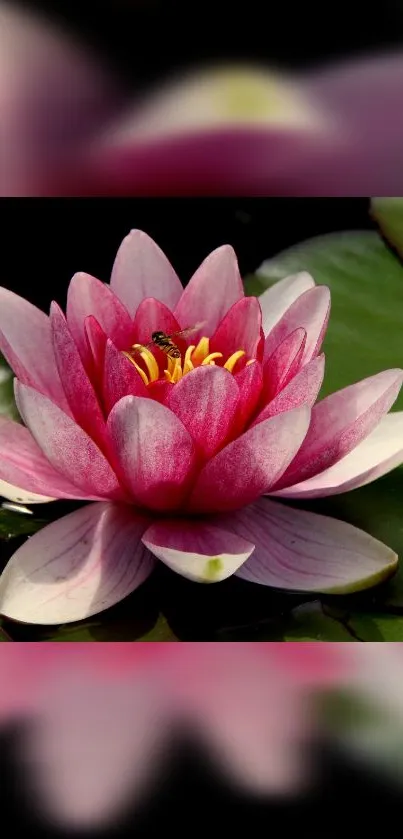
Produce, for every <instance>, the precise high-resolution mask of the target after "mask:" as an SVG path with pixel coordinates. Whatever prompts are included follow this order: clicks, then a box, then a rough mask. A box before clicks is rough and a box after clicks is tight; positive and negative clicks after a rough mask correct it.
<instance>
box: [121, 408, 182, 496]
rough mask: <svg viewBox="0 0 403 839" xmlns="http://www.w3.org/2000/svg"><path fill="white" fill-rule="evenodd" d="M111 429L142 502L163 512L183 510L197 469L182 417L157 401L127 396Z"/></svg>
mask: <svg viewBox="0 0 403 839" xmlns="http://www.w3.org/2000/svg"><path fill="white" fill-rule="evenodd" d="M108 427H109V430H110V433H111V437H112V441H113V442H114V445H115V450H116V453H117V457H118V460H119V462H120V466H121V470H122V475H124V479H125V482H126V484H127V486H128V487H129V488H130V490H131V492H132V494H133V497H134V499H135V500H136V503H138V504H139V505H141V506H145V507H149V508H151V509H153V510H161V511H166V510H172V509H175V508H176V507H178V506H179V505H180V504H181V502H183V499H184V496H185V494H186V492H187V488H188V484H189V480H190V478H191V477H192V472H193V468H194V466H195V450H194V443H193V440H192V438H191V436H190V434H189V432H188V431H186V429H185V427H184V425H182V423H181V422H180V420H179V419H178V417H176V416H175V414H173V413H172V411H170V410H169V408H167V407H166V406H165V405H161V404H160V403H159V402H155V401H154V400H153V399H144V398H143V397H141V396H125V397H124V398H123V399H121V400H120V402H118V403H117V404H116V405H115V407H114V408H113V409H112V411H111V413H110V415H109V418H108Z"/></svg>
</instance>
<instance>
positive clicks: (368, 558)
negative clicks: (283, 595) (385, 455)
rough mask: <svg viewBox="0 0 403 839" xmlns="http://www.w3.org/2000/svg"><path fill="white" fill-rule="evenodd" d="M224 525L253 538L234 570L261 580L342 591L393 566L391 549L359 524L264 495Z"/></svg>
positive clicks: (366, 584) (362, 585) (364, 584)
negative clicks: (246, 556) (250, 552)
mask: <svg viewBox="0 0 403 839" xmlns="http://www.w3.org/2000/svg"><path fill="white" fill-rule="evenodd" d="M223 526H225V523H224V524H223ZM228 527H229V529H231V530H232V529H233V530H234V532H235V533H236V534H237V535H239V536H243V535H245V536H246V534H247V538H248V539H253V540H254V541H255V544H256V550H255V552H254V554H253V556H251V557H250V559H248V560H247V562H246V563H245V564H244V565H243V566H242V567H241V568H240V569H239V570H238V571H237V572H236V574H237V576H238V577H241V579H243V580H247V581H248V582H252V583H258V584H260V585H265V586H272V587H273V588H282V589H291V590H295V591H312V592H314V591H318V592H319V591H320V592H326V593H329V594H347V593H349V592H353V591H361V590H363V589H366V588H370V587H371V586H374V585H376V584H377V583H380V582H381V581H382V580H385V579H387V578H388V577H390V576H391V574H393V573H394V571H395V570H396V567H397V562H398V558H397V556H396V554H395V552H394V551H392V550H391V548H388V547H387V546H386V545H384V544H383V543H382V542H378V540H377V539H374V538H373V537H372V536H370V535H369V534H368V533H364V531H363V530H359V529H358V528H357V527H353V526H352V525H351V524H346V523H345V522H343V521H338V520H337V519H333V518H329V517H328V516H320V515H317V514H316V513H309V512H307V511H306V510H296V509H294V508H292V507H286V506H285V505H283V504H280V503H277V502H274V501H269V499H267V498H262V499H259V501H258V502H256V503H255V504H253V505H251V506H250V507H248V508H247V509H246V510H241V511H240V513H238V514H237V515H236V516H235V515H234V516H233V519H232V523H231V524H230V523H228Z"/></svg>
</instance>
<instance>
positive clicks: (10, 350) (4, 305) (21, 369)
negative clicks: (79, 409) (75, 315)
mask: <svg viewBox="0 0 403 839" xmlns="http://www.w3.org/2000/svg"><path fill="white" fill-rule="evenodd" d="M0 350H1V352H2V353H3V355H4V356H5V358H6V359H7V361H8V363H9V365H10V367H12V369H13V370H14V373H15V375H16V376H17V377H18V378H19V380H20V381H21V382H23V384H27V385H30V386H31V387H35V388H36V390H39V391H40V392H41V393H44V394H45V396H49V397H50V398H51V399H53V401H54V402H56V403H57V404H58V405H60V407H61V408H63V409H64V410H66V408H67V399H66V396H65V393H64V390H63V387H62V384H61V381H60V378H59V373H58V370H57V366H56V360H55V355H54V352H53V345H52V336H51V330H50V323H49V318H48V317H47V315H45V313H44V312H42V311H41V310H40V309H37V308H36V306H33V305H32V303H29V302H28V300H24V298H23V297H19V296H18V294H14V292H12V291H9V290H8V289H6V288H0ZM67 410H68V411H69V409H68V408H67Z"/></svg>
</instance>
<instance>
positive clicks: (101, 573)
mask: <svg viewBox="0 0 403 839" xmlns="http://www.w3.org/2000/svg"><path fill="white" fill-rule="evenodd" d="M148 522H149V519H147V518H146V517H145V516H143V515H140V514H138V513H135V512H134V510H133V509H132V508H130V507H127V506H126V505H123V504H122V505H115V504H109V503H105V502H104V503H102V502H101V503H97V504H89V505H87V506H85V507H81V508H80V509H79V510H76V511H75V512H74V513H70V515H68V516H64V517H63V518H62V519H59V520H58V521H55V522H52V523H51V524H49V525H47V527H44V528H43V530H40V531H39V532H38V533H36V534H35V535H34V536H32V537H31V538H30V539H28V540H27V541H26V542H25V543H24V544H23V545H22V547H21V548H19V549H18V550H17V551H16V552H15V554H13V556H12V557H11V559H10V561H9V562H8V564H7V565H6V567H5V569H4V571H3V574H2V575H1V577H0V614H1V615H3V616H4V617H7V618H10V619H11V620H17V621H22V622H23V623H32V624H42V625H47V624H59V623H71V622H72V621H78V620H83V619H84V618H87V617H89V616H90V615H96V614H98V613H99V612H102V611H103V610H104V609H108V608H109V607H110V606H113V605H114V604H115V603H119V601H120V600H123V598H124V597H127V595H128V594H130V593H131V592H132V591H134V590H135V589H136V588H138V586H139V585H141V583H143V582H144V581H145V580H146V579H147V577H148V576H149V575H150V574H151V572H152V570H153V568H154V559H153V557H152V556H151V555H150V554H149V552H148V551H147V550H145V548H144V546H143V544H142V542H141V536H142V534H143V532H144V530H145V528H146V527H147V524H148Z"/></svg>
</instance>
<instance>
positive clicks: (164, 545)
mask: <svg viewBox="0 0 403 839" xmlns="http://www.w3.org/2000/svg"><path fill="white" fill-rule="evenodd" d="M142 541H143V543H144V545H145V546H146V547H147V548H148V549H149V550H150V551H151V552H152V553H153V554H155V556H157V557H158V559H161V560H162V562H164V563H165V565H168V566H169V568H172V570H173V571H176V572H177V573H178V574H181V575H182V576H183V577H187V578H188V579H189V580H194V581H195V582H197V583H218V582H220V580H226V579H227V577H230V576H231V575H232V574H233V573H234V571H236V570H237V568H239V566H240V565H241V564H242V563H243V562H245V560H246V559H247V558H248V557H249V556H250V555H251V553H252V551H253V549H254V545H253V544H252V543H251V542H250V541H247V540H246V539H240V538H239V537H237V536H235V535H234V534H233V533H230V532H229V531H226V530H221V528H219V527H215V526H214V525H213V524H210V523H209V522H205V521H200V522H199V521H192V522H191V521H186V520H184V519H177V520H172V519H170V520H167V521H160V522H155V523H154V524H152V525H151V527H149V528H148V530H146V532H145V533H144V535H143V537H142Z"/></svg>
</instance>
